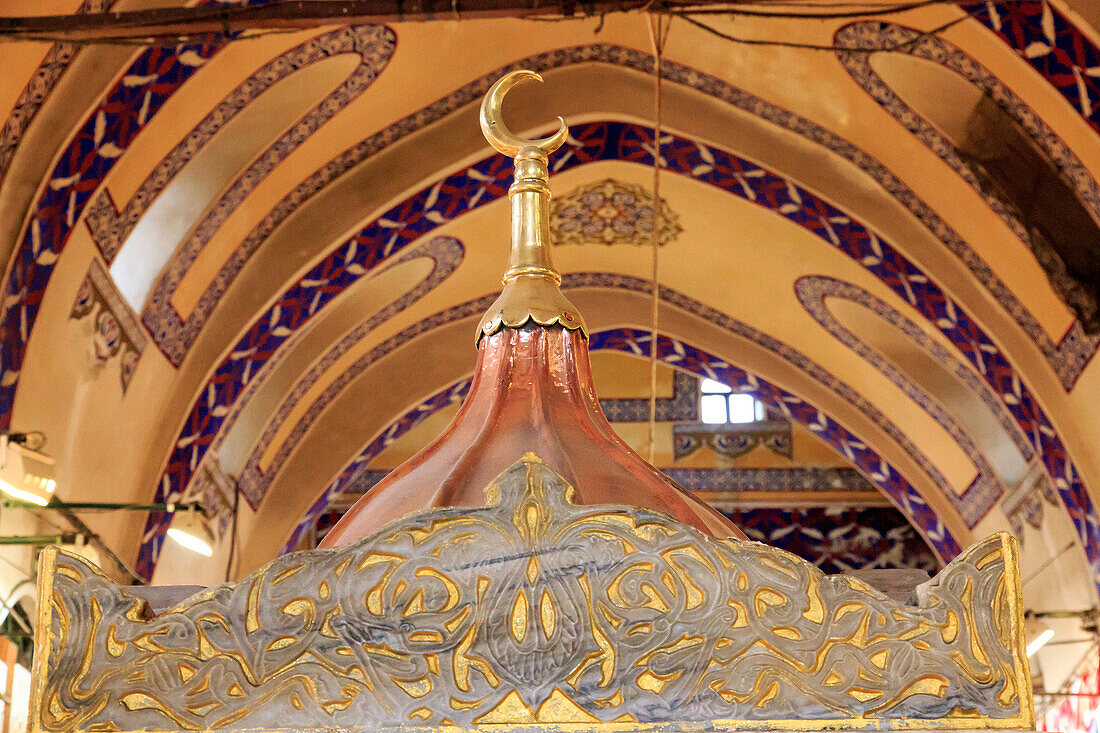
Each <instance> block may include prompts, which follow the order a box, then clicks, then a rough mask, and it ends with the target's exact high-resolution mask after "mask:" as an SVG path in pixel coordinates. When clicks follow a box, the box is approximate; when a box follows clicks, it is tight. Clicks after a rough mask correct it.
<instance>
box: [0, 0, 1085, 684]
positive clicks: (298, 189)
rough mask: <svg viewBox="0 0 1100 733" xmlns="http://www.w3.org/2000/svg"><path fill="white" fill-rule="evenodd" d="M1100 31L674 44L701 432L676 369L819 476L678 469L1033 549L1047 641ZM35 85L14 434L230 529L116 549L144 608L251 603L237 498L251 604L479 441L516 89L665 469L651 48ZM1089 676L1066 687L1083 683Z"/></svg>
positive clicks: (16, 81) (944, 545)
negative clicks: (176, 544) (332, 523)
mask: <svg viewBox="0 0 1100 733" xmlns="http://www.w3.org/2000/svg"><path fill="white" fill-rule="evenodd" d="M39 6H40V7H39V8H37V9H36V12H55V13H70V12H76V11H77V10H78V7H79V4H78V3H77V2H74V1H73V0H50V2H43V3H40V4H39ZM118 7H119V8H124V7H126V4H125V3H119V4H118ZM0 10H2V12H3V14H5V15H16V14H20V13H25V12H26V9H25V8H24V7H23V4H21V3H14V2H6V3H0ZM1092 12H1093V9H1092V8H1091V7H1088V6H1081V7H1071V6H1069V5H1065V4H1063V3H1060V2H1046V3H1040V2H1031V1H1030V0H1024V1H1021V2H1012V3H1006V4H996V5H985V4H981V5H972V6H961V7H960V6H954V5H941V4H932V5H927V6H923V7H920V8H917V9H914V10H910V11H907V12H900V13H890V14H885V15H875V14H873V13H872V14H868V15H867V16H866V17H844V18H827V17H826V18H819V17H815V18H802V19H792V18H789V17H777V18H770V17H750V16H746V15H737V16H735V17H726V16H721V15H713V16H706V17H705V18H703V19H702V21H703V22H705V23H706V24H707V25H709V26H711V27H712V29H713V30H716V31H718V32H720V33H724V34H726V35H727V36H733V37H736V38H738V39H742V40H744V39H755V40H757V41H778V42H781V45H775V44H772V43H766V44H763V45H757V44H746V43H743V42H736V41H734V40H730V39H729V38H721V37H719V36H718V35H716V34H715V33H712V32H709V31H708V30H706V29H704V28H701V27H699V26H698V25H695V24H693V23H692V22H689V21H688V20H686V19H683V18H676V19H673V20H672V22H671V29H670V32H669V35H668V40H667V45H666V46H665V47H664V48H663V53H662V65H661V77H662V80H663V81H662V87H661V98H660V101H661V128H662V129H661V136H660V139H659V154H660V162H661V172H660V176H659V197H660V201H661V204H660V216H659V217H658V218H657V221H656V228H657V231H658V237H657V239H658V240H659V245H660V246H659V247H658V250H657V251H658V257H659V283H660V286H661V287H660V291H659V294H660V303H661V305H660V314H659V326H658V331H659V334H660V336H659V339H658V349H657V351H658V358H659V360H660V362H661V371H660V374H661V384H660V386H661V390H662V394H661V398H662V400H667V401H668V402H669V405H674V403H675V397H676V392H675V388H676V386H677V385H678V384H680V382H679V381H677V377H676V375H677V374H680V375H691V376H693V377H694V378H696V381H692V380H688V382H686V384H688V385H689V386H690V388H691V389H695V388H696V387H695V386H693V385H697V378H713V379H717V380H718V381H720V382H723V383H725V384H728V385H730V386H732V387H733V388H734V389H735V390H739V391H747V392H751V393H752V394H754V396H755V397H756V399H757V400H758V401H760V402H761V403H762V404H764V405H765V406H766V407H767V409H768V411H769V415H771V416H774V417H777V418H780V419H783V420H787V421H789V422H790V423H791V424H792V425H793V435H794V440H795V442H796V450H795V453H794V455H789V456H787V457H785V458H784V459H783V460H782V461H779V459H776V458H774V456H773V457H771V458H767V457H761V456H757V458H756V459H752V460H748V461H747V462H746V461H745V460H741V459H738V460H740V461H741V462H740V463H738V462H733V463H729V462H726V463H723V462H722V461H721V460H718V461H713V460H712V461H709V462H706V461H704V462H703V463H699V462H698V460H699V459H695V460H696V463H692V462H691V461H686V462H685V461H684V460H681V459H680V457H678V456H676V455H674V434H673V423H675V422H676V421H677V418H676V417H675V415H674V414H673V413H669V415H666V416H665V417H664V418H663V419H662V425H663V427H662V430H663V432H662V436H663V437H662V442H661V444H660V445H659V450H658V452H657V463H658V465H660V466H662V467H667V468H669V469H670V470H672V469H677V468H678V469H679V470H684V471H687V470H694V469H696V468H700V467H703V466H704V463H705V464H706V467H708V468H714V467H722V466H726V467H727V468H728V467H729V466H741V467H748V468H751V469H753V470H758V471H765V470H768V469H772V468H775V467H782V468H790V469H792V470H793V469H799V470H803V471H812V470H817V471H833V472H834V474H833V475H836V476H848V477H849V478H848V479H847V484H846V485H838V484H833V485H829V486H816V488H818V489H821V490H822V492H823V493H822V495H821V499H820V501H819V502H818V503H817V504H816V505H815V506H818V507H819V508H821V509H822V510H824V509H826V508H828V507H829V506H834V507H847V506H855V505H856V504H858V503H859V501H862V502H864V504H863V505H866V502H867V501H868V498H867V496H868V495H869V494H870V495H872V497H877V503H876V501H874V500H871V504H874V505H876V506H882V507H890V506H892V507H893V508H894V509H895V510H896V511H897V512H898V515H899V516H900V517H902V518H903V519H904V523H903V524H904V525H905V526H906V527H907V528H908V529H909V530H911V531H912V532H913V533H914V537H917V536H918V535H919V537H920V538H922V539H923V544H922V543H921V542H920V541H919V540H918V541H916V543H915V544H913V545H911V546H912V547H915V548H918V549H919V548H924V550H921V551H927V552H928V553H934V555H935V557H936V558H938V560H939V561H941V562H942V561H947V560H949V559H950V558H951V557H952V556H954V554H956V553H957V552H958V551H959V549H960V548H961V547H964V546H966V545H968V544H970V543H972V542H974V541H976V540H978V539H981V538H982V537H984V536H986V535H987V534H988V533H990V532H993V531H997V530H1001V529H1007V530H1009V531H1013V532H1015V533H1016V534H1017V536H1018V537H1020V538H1021V539H1022V540H1023V541H1024V543H1025V547H1026V550H1027V551H1026V552H1025V554H1024V563H1025V564H1024V568H1023V572H1024V577H1025V596H1026V599H1027V601H1028V603H1029V604H1030V605H1031V607H1033V608H1037V609H1041V608H1044V607H1046V608H1087V607H1089V606H1091V605H1094V604H1095V603H1096V594H1097V584H1098V583H1100V520H1098V516H1100V515H1098V513H1097V507H1096V503H1097V502H1098V501H1100V446H1098V443H1097V441H1096V438H1095V436H1096V435H1098V434H1100V410H1098V409H1097V407H1096V406H1097V405H1098V404H1100V365H1098V364H1100V360H1097V359H1093V358H1092V357H1093V355H1094V353H1095V352H1096V350H1097V348H1100V333H1098V331H1100V328H1098V324H1100V318H1098V315H1097V314H1098V312H1100V309H1098V301H1100V265H1098V263H1100V250H1098V249H1097V246H1098V245H1097V242H1100V229H1097V227H1098V226H1100V190H1098V187H1097V182H1096V173H1097V172H1098V171H1100V108H1098V106H1100V89H1098V87H1097V84H1096V76H1097V74H1098V72H1097V71H1096V70H1097V68H1100V51H1098V44H1100V37H1098V36H1097V34H1096V30H1095V28H1094V26H1093V24H1092V21H1091V18H1092ZM815 46H816V47H817V48H815ZM0 68H4V69H5V73H4V74H3V75H2V78H0V108H3V109H4V110H6V114H7V121H6V123H5V124H4V126H3V128H2V131H0V176H2V178H0V267H2V268H3V272H4V281H3V300H2V308H3V310H2V312H0V318H2V320H0V428H4V429H11V430H25V431H29V430H35V431H41V432H42V433H43V434H44V435H45V436H46V438H47V443H46V446H45V448H44V449H45V451H46V452H47V453H49V454H50V455H52V456H53V457H55V458H56V460H57V467H58V484H59V487H60V488H59V492H60V494H61V495H62V496H63V497H64V498H66V499H68V500H70V501H87V500H111V501H120V502H154V501H155V502H178V501H185V502H190V501H198V502H200V503H202V504H204V505H205V506H206V507H207V508H208V510H209V511H210V512H211V513H212V514H214V515H216V516H217V521H218V522H219V523H221V525H222V526H221V527H220V529H222V530H224V532H222V534H223V538H222V541H221V543H220V545H219V550H218V552H217V553H216V554H215V557H214V558H212V559H211V560H208V561H196V559H195V558H194V557H193V556H189V555H187V554H185V553H184V552H183V551H182V550H178V549H169V546H167V545H163V544H162V543H163V536H164V531H165V529H166V528H167V524H168V521H169V518H168V517H166V516H165V515H163V514H162V513H158V512H154V513H152V514H149V515H145V514H137V513H134V514H129V515H125V516H122V515H117V514H111V515H95V516H90V517H88V519H87V521H88V523H89V524H90V525H91V526H92V527H93V528H94V530H95V531H96V532H97V533H98V534H99V535H100V537H101V538H102V540H103V542H104V543H105V544H106V545H107V546H109V547H111V548H112V549H113V550H114V551H115V552H116V553H117V554H118V555H119V556H120V557H122V558H123V559H124V560H125V561H126V562H132V563H133V564H134V566H135V567H136V568H137V571H138V573H139V574H141V575H143V576H145V577H152V578H155V580H156V581H158V582H181V583H182V582H216V581H218V580H219V579H220V578H221V576H222V574H223V573H224V568H225V563H226V558H227V555H228V553H229V547H228V546H229V544H231V543H230V540H229V535H230V534H232V531H231V529H229V528H227V525H228V523H230V520H229V518H228V517H229V515H230V514H231V513H232V511H231V505H232V503H233V501H234V499H233V489H232V487H233V486H234V485H236V486H239V488H240V510H239V512H238V517H237V525H238V526H237V530H236V536H237V539H236V540H235V544H236V547H235V552H236V558H235V562H234V564H233V567H232V568H231V574H234V575H239V574H243V573H246V572H249V571H251V570H253V569H255V568H256V567H258V566H259V565H260V564H262V563H263V562H265V561H266V560H268V559H271V558H272V557H274V556H275V555H277V554H278V553H279V552H282V551H284V550H285V549H287V548H293V547H295V546H297V545H298V544H299V543H301V542H303V541H304V540H303V538H305V537H307V535H310V533H316V531H317V522H318V519H319V518H323V517H325V516H326V515H327V514H328V513H331V511H332V507H333V506H337V507H339V506H344V505H346V497H347V496H348V495H349V493H350V494H352V495H354V494H355V492H357V491H362V490H364V489H365V486H369V481H368V482H367V483H366V484H364V481H367V479H369V477H370V476H371V475H375V474H377V473H378V472H380V471H384V470H387V469H389V468H392V467H393V465H395V464H396V462H398V461H399V460H400V459H401V458H402V457H404V456H407V455H409V454H410V453H411V452H413V451H415V449H416V448H417V447H418V446H419V445H423V444H424V442H426V441H427V440H428V439H430V438H431V437H432V436H433V435H434V434H436V433H437V432H438V431H439V430H440V429H441V428H442V427H443V425H444V424H445V423H446V420H447V419H449V417H450V415H452V414H453V412H454V406H455V405H456V404H457V402H458V401H459V400H460V399H461V397H462V395H463V394H464V392H465V387H466V384H467V380H468V378H469V375H470V373H471V371H472V368H473V363H474V357H475V351H474V347H473V332H474V327H475V325H476V323H477V320H478V318H479V317H480V315H481V313H482V312H483V311H484V309H485V308H486V307H487V305H488V303H489V302H490V301H491V300H492V297H493V295H494V293H495V292H497V290H498V288H499V275H500V273H501V272H502V270H503V268H504V262H505V257H506V249H507V241H508V216H509V214H508V205H507V201H506V198H507V197H506V195H505V194H506V191H507V186H508V183H509V180H510V177H511V164H510V163H511V162H510V161H509V160H507V159H505V158H503V157H502V156H500V155H498V154H496V153H495V152H494V151H492V150H491V149H490V148H489V146H488V144H487V143H486V142H485V141H484V139H483V138H482V136H481V133H480V131H479V129H478V125H477V118H476V113H477V106H478V104H479V103H480V100H481V97H482V95H483V94H484V92H485V91H486V89H487V88H488V87H489V85H490V84H491V83H492V82H493V81H495V80H496V79H497V78H499V76H500V75H501V74H502V73H503V72H504V71H506V70H509V69H512V68H529V69H534V70H537V71H540V72H541V73H542V74H543V76H544V78H545V82H544V83H543V84H542V85H526V86H522V87H519V88H517V89H516V90H515V91H514V92H512V94H511V95H510V96H509V100H508V106H507V107H506V110H505V113H506V115H507V116H508V119H509V124H510V125H511V127H512V128H513V129H515V130H517V131H524V132H525V134H530V135H538V134H542V133H544V132H545V131H547V130H549V129H551V126H552V124H553V120H554V118H555V116H557V115H559V114H560V115H562V116H564V117H565V119H566V121H567V123H568V124H569V126H570V132H571V137H570V140H569V141H568V143H567V144H566V145H565V146H564V147H563V148H562V149H561V150H560V151H559V152H558V153H557V154H556V155H555V156H554V157H553V158H552V161H551V165H552V179H551V185H552V187H553V190H554V193H555V196H556V203H555V209H554V212H553V215H554V227H555V236H556V240H557V241H556V245H555V249H554V257H555V260H556V264H557V265H558V267H559V268H560V269H561V270H562V272H563V273H565V279H564V286H565V287H566V288H567V289H568V293H569V295H570V297H571V298H572V299H573V300H574V302H576V303H577V304H578V306H579V307H580V308H581V310H582V312H583V313H584V314H585V317H586V319H587V320H588V323H589V326H590V327H591V330H592V339H591V347H592V351H593V353H594V359H595V361H596V366H597V374H598V375H602V376H600V383H599V385H598V386H599V387H600V391H601V397H605V398H607V399H609V400H613V401H617V402H616V404H617V407H616V408H615V409H621V410H622V411H623V413H622V414H621V415H620V416H619V418H617V419H616V417H615V414H613V415H612V420H613V422H616V424H617V427H619V428H621V432H622V433H623V434H624V436H626V437H627V438H628V440H630V441H631V442H634V443H635V444H636V445H641V444H642V443H643V442H644V436H643V433H644V431H643V430H642V429H640V427H639V424H638V423H639V422H640V419H635V418H632V417H629V415H627V413H630V410H631V409H632V408H631V407H630V405H629V404H628V403H630V401H631V400H633V401H635V402H639V401H641V400H643V399H644V397H645V396H646V395H647V394H648V390H649V386H650V385H649V371H648V366H647V365H645V362H644V361H643V359H644V358H645V357H647V356H648V353H649V345H650V333H651V332H650V326H651V320H650V293H651V289H650V288H651V267H652V259H651V258H652V256H653V247H652V240H653V237H652V235H651V233H650V232H651V230H652V228H653V226H654V213H653V212H654V198H653V181H654V170H653V169H654V159H655V152H656V150H657V149H656V147H655V145H654V129H653V124H654V109H655V95H654V89H655V83H654V74H653V70H654V50H653V45H652V42H651V37H650V35H649V26H648V23H647V16H645V15H644V14H611V15H608V16H606V17H605V18H602V19H597V18H587V19H576V20H565V21H561V22H533V21H521V20H513V19H499V20H462V21H450V20H448V21H444V20H437V21H432V22H403V23H394V24H391V25H388V26H383V25H368V26H356V27H323V28H317V29H313V30H305V31H294V32H284V33H277V34H258V35H257V36H256V37H253V38H249V39H247V40H239V41H235V42H229V43H224V42H210V43H197V44H193V45H180V46H159V47H145V46H132V45H97V44H91V45H73V44H66V43H48V42H45V41H19V42H15V41H9V42H3V43H0ZM642 366H644V367H645V368H641V367H642ZM693 399H694V393H692V395H691V397H690V399H689V400H688V402H691V400H693ZM689 407H690V406H689ZM669 409H670V410H673V407H669ZM689 411H690V410H689ZM646 417H648V413H646ZM692 419H697V417H692ZM754 461H755V462H754ZM371 472H373V474H372V473H371ZM838 472H839V473H838ZM843 472H849V473H847V474H845V473H843ZM684 475H685V476H687V474H684ZM759 476H760V477H761V478H759V480H758V482H757V483H758V484H759V485H757V484H753V485H752V486H749V487H747V488H746V487H742V488H743V489H745V491H747V492H748V493H746V494H744V495H742V494H738V495H736V496H734V495H732V494H730V493H729V491H727V492H726V493H725V494H722V493H721V491H718V489H716V488H715V487H708V486H706V485H703V484H700V485H699V486H697V487H695V488H697V489H698V490H700V491H704V492H706V491H711V495H708V496H710V498H712V499H713V500H714V501H715V502H716V503H718V504H720V505H721V504H722V502H723V501H724V502H726V504H728V505H729V506H728V507H727V508H728V509H729V511H743V510H745V509H746V508H751V506H750V505H752V504H753V502H754V501H757V499H759V502H760V504H761V505H762V506H764V505H768V502H769V500H768V499H767V498H766V496H765V494H766V492H767V491H768V490H769V486H768V485H767V484H768V481H769V480H770V479H766V478H763V477H764V474H763V473H761V474H759ZM689 478H690V477H689ZM727 478H728V476H727ZM685 480H686V479H685ZM815 480H816V479H815ZM700 481H702V479H700ZM704 483H705V482H704ZM826 483H827V482H826ZM842 484H843V482H842ZM227 487H228V488H227ZM770 488H771V489H775V490H781V491H786V492H787V493H788V494H790V493H791V492H793V491H795V489H794V488H792V486H780V487H778V489H776V487H775V486H772V487H770ZM845 491H851V492H855V493H858V494H859V495H860V497H861V498H860V499H859V501H855V500H854V499H852V497H850V496H849V497H847V498H845V496H844V492H845ZM715 492H717V493H715ZM753 492H755V493H753ZM875 492H877V493H875ZM795 493H797V492H795ZM746 496H748V497H750V498H749V499H746ZM784 496H786V494H785V495H784ZM751 497H756V498H751ZM341 502H345V503H344V504H341ZM853 502H854V503H853ZM775 504H776V502H774V501H772V505H775ZM734 505H736V506H734ZM754 521H755V520H754ZM761 521H763V520H761ZM822 521H824V520H822ZM868 521H869V520H868ZM899 521H900V520H899ZM907 547H908V546H907ZM917 551H918V550H917V549H914V550H913V552H917ZM929 556H931V555H929ZM1070 635H1072V629H1071V630H1070ZM1074 661H1075V660H1073V659H1068V660H1067V661H1066V662H1064V663H1060V662H1059V660H1058V659H1057V658H1056V657H1054V656H1051V657H1050V658H1049V660H1048V659H1047V658H1044V660H1043V665H1044V673H1049V675H1050V676H1051V677H1053V678H1059V679H1060V678H1061V677H1064V676H1065V675H1066V674H1068V673H1069V671H1070V668H1071V667H1072V663H1073V662H1074ZM1059 665H1061V666H1059Z"/></svg>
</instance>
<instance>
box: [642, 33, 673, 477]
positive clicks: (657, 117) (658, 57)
mask: <svg viewBox="0 0 1100 733" xmlns="http://www.w3.org/2000/svg"><path fill="white" fill-rule="evenodd" d="M646 22H647V26H648V28H649V40H650V42H651V43H652V45H653V227H652V230H651V232H650V235H651V236H650V248H651V272H650V314H649V318H650V330H649V441H648V454H649V455H648V460H649V462H650V463H654V456H655V455H656V452H657V327H658V322H659V318H660V302H661V301H660V287H659V285H658V276H659V274H660V273H659V269H658V267H659V263H660V259H659V252H660V231H661V135H662V129H661V127H662V119H661V108H662V99H661V81H662V76H663V74H662V69H661V63H662V61H663V59H664V50H665V42H666V41H667V40H668V31H669V28H671V27H672V17H671V16H668V15H665V14H664V13H660V12H656V13H654V12H651V13H649V14H648V15H647V16H646Z"/></svg>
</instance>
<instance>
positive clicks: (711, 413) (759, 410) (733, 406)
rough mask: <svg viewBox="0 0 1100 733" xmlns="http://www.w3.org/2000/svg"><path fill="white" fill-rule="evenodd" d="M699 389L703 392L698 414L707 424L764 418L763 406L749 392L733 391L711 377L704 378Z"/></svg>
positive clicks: (747, 421) (741, 421)
mask: <svg viewBox="0 0 1100 733" xmlns="http://www.w3.org/2000/svg"><path fill="white" fill-rule="evenodd" d="M700 389H701V391H702V393H703V394H702V397H701V398H700V402H699V416H700V418H701V419H702V420H703V422H705V423H707V424H708V425H721V424H723V423H749V422H755V421H757V420H763V419H764V406H763V405H762V404H760V403H759V402H757V401H756V399H754V398H753V396H752V395H750V394H741V393H739V392H734V391H733V390H732V389H730V388H729V387H727V386H726V385H724V384H722V383H721V382H716V381H715V380H713V379H704V380H703V381H702V383H701V384H700Z"/></svg>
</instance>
